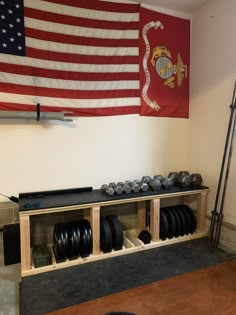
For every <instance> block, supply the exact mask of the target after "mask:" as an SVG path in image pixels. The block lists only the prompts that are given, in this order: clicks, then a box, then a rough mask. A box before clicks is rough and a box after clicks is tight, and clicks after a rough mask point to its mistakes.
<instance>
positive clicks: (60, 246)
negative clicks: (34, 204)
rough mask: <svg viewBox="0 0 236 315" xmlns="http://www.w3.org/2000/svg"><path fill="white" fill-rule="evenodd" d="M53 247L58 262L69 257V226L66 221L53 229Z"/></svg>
mask: <svg viewBox="0 0 236 315" xmlns="http://www.w3.org/2000/svg"><path fill="white" fill-rule="evenodd" d="M53 249H54V254H55V257H56V260H57V262H62V261H65V260H66V259H67V258H68V227H67V225H66V224H65V223H58V224H56V225H55V226H54V231H53Z"/></svg>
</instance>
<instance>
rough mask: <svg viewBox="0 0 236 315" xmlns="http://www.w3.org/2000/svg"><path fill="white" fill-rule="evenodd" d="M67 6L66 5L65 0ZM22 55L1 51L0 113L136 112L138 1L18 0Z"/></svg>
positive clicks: (137, 94) (137, 85)
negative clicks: (20, 3)
mask: <svg viewBox="0 0 236 315" xmlns="http://www.w3.org/2000/svg"><path fill="white" fill-rule="evenodd" d="M65 4H66V5H65ZM24 5H25V35H26V57H22V56H14V55H7V54H1V56H0V57H1V58H0V110H3V109H5V110H10V109H12V110H32V109H35V105H36V103H40V104H41V109H42V110H46V111H52V110H67V111H68V110H72V111H73V113H74V115H78V116H83V115H91V116H93V115H120V114H133V113H138V112H139V108H140V96H139V56H138V55H139V49H138V28H139V5H138V4H131V3H129V4H128V3H118V2H107V1H97V0H96V1H95V0H88V1H80V0H66V1H65V0H47V1H43V0H37V1H35V0H24Z"/></svg>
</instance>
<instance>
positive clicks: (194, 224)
mask: <svg viewBox="0 0 236 315" xmlns="http://www.w3.org/2000/svg"><path fill="white" fill-rule="evenodd" d="M183 207H184V208H185V209H186V211H188V213H189V215H190V216H191V232H190V233H193V232H194V231H195V230H196V228H197V219H196V216H195V214H194V212H193V210H192V209H191V208H190V207H188V206H186V205H183Z"/></svg>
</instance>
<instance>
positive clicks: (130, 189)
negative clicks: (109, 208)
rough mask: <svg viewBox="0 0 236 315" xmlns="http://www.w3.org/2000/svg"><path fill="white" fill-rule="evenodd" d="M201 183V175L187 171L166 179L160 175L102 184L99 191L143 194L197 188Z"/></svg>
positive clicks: (118, 193)
mask: <svg viewBox="0 0 236 315" xmlns="http://www.w3.org/2000/svg"><path fill="white" fill-rule="evenodd" d="M201 183H202V176H201V174H198V173H194V174H191V175H190V174H189V172H188V171H181V172H170V173H169V174H168V176H167V177H163V176H162V175H155V176H153V178H151V177H150V176H143V177H142V179H141V180H137V179H136V180H133V181H131V180H127V181H125V182H118V183H115V182H111V183H109V184H103V185H102V186H101V190H102V191H103V192H105V193H106V194H108V195H110V196H112V195H115V194H117V195H121V194H130V193H138V192H145V191H148V190H153V191H158V190H161V189H171V188H172V187H173V186H180V187H182V188H187V187H190V186H199V185H201Z"/></svg>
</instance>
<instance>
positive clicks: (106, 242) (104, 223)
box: [100, 216, 112, 253]
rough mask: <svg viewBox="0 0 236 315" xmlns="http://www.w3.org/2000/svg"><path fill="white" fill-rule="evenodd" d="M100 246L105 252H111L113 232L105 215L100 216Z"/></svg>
mask: <svg viewBox="0 0 236 315" xmlns="http://www.w3.org/2000/svg"><path fill="white" fill-rule="evenodd" d="M100 248H101V250H102V251H103V253H109V252H111V250H112V233H111V228H110V224H109V222H108V220H107V219H106V218H105V217H103V216H101V218H100Z"/></svg>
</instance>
